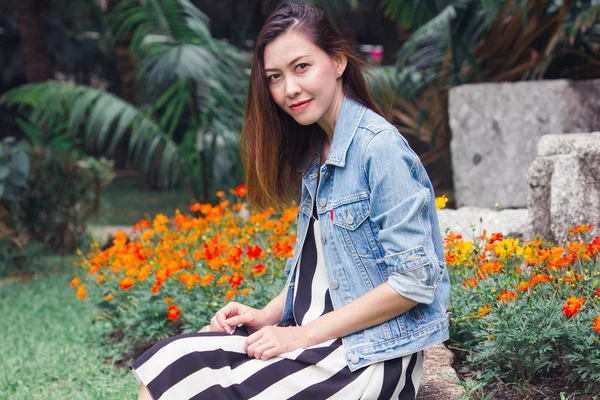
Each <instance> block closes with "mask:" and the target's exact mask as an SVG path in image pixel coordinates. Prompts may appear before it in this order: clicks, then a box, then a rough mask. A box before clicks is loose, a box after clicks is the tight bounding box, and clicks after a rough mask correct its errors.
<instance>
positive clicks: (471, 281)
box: [462, 278, 477, 288]
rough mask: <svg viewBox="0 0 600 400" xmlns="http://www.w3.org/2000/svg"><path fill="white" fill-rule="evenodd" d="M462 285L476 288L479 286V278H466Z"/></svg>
mask: <svg viewBox="0 0 600 400" xmlns="http://www.w3.org/2000/svg"><path fill="white" fill-rule="evenodd" d="M462 285H463V286H464V287H467V286H468V287H470V288H474V287H475V286H477V279H475V278H466V279H465V281H464V282H463V283H462Z"/></svg>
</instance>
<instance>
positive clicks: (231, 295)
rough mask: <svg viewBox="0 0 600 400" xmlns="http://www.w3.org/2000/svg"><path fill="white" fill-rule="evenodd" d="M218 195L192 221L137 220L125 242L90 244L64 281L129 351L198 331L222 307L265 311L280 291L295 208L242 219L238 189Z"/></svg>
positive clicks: (121, 237) (179, 217) (120, 237)
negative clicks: (120, 337)
mask: <svg viewBox="0 0 600 400" xmlns="http://www.w3.org/2000/svg"><path fill="white" fill-rule="evenodd" d="M231 194H232V195H234V197H233V199H232V200H227V199H225V193H223V192H218V196H219V197H220V198H221V199H222V201H221V202H220V203H219V204H217V205H211V204H194V205H192V206H191V207H190V210H191V211H192V212H193V213H194V214H195V215H194V216H187V215H184V214H182V213H181V212H180V211H179V210H177V211H176V213H175V216H174V218H173V219H172V220H171V219H169V218H168V217H166V216H165V215H162V214H158V215H157V216H156V217H155V218H154V220H152V221H149V220H142V221H140V222H138V223H137V224H136V225H135V226H134V228H133V232H134V235H132V237H130V238H128V237H127V236H126V235H125V234H124V233H123V232H118V233H117V234H116V238H115V240H114V241H113V243H112V246H110V247H108V248H107V249H105V250H103V249H101V248H100V243H99V242H98V241H97V240H95V241H93V243H92V248H91V251H90V252H89V253H88V254H86V255H84V254H83V253H82V252H81V251H79V252H78V254H79V256H80V259H79V260H78V261H77V262H76V265H78V266H80V267H81V268H82V269H83V274H80V276H81V277H79V276H76V277H75V278H73V280H72V281H71V287H72V288H74V289H76V293H77V296H78V297H79V298H82V299H84V298H90V299H91V300H92V301H95V302H96V303H97V304H99V306H100V308H101V310H102V313H101V315H100V316H99V317H98V318H99V319H103V320H107V321H109V322H110V323H111V324H112V326H113V327H114V331H115V332H119V335H124V339H125V340H124V341H125V342H127V344H130V345H134V346H137V347H139V346H143V345H144V344H146V343H149V342H152V341H155V340H158V339H162V338H165V337H168V336H171V335H174V334H177V333H185V332H194V331H198V330H199V329H200V328H202V327H203V326H204V325H206V324H208V322H209V320H210V318H211V317H212V316H213V315H214V313H215V312H216V311H217V310H218V309H219V308H221V307H222V306H223V305H225V304H226V303H227V302H229V301H232V300H237V301H240V302H243V303H244V304H247V305H249V306H252V307H261V308H262V307H264V306H265V305H266V304H267V303H268V302H269V300H270V299H272V298H273V297H275V296H276V295H277V294H279V292H280V291H281V289H282V288H283V285H284V283H285V277H284V274H283V270H284V267H285V261H286V259H287V258H288V257H291V256H292V253H293V247H292V245H293V244H294V243H295V240H296V233H295V218H296V213H297V208H289V209H285V210H283V212H282V213H275V211H274V210H272V209H270V210H267V211H265V212H263V213H253V214H251V215H250V214H249V213H248V212H247V210H246V208H245V206H244V204H243V202H242V199H243V197H244V196H245V187H244V186H243V185H240V186H239V187H238V188H237V189H236V190H235V191H232V193H231Z"/></svg>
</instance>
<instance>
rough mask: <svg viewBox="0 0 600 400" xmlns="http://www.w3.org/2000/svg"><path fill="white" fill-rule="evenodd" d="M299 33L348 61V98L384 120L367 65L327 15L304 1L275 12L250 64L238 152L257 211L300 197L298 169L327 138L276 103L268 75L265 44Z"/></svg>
mask: <svg viewBox="0 0 600 400" xmlns="http://www.w3.org/2000/svg"><path fill="white" fill-rule="evenodd" d="M290 31H296V32H299V33H301V34H303V35H304V36H305V37H306V38H307V39H309V40H310V41H312V42H313V43H314V44H315V45H317V46H319V47H320V48H321V49H322V50H323V51H324V52H325V53H327V54H328V55H329V56H330V57H331V56H333V55H334V54H343V55H345V56H346V57H347V60H348V61H347V65H346V69H345V71H344V73H343V76H342V82H343V90H344V94H345V95H346V96H348V97H351V98H352V99H354V100H355V101H357V102H359V103H361V104H362V105H364V106H365V107H367V108H370V109H371V110H373V111H375V112H376V113H378V114H379V115H381V116H383V117H384V118H385V116H386V115H385V113H384V111H383V110H382V109H381V108H380V107H379V106H378V105H377V104H375V101H374V100H373V98H372V94H371V92H370V90H369V88H368V87H367V84H366V80H365V77H364V75H363V74H364V73H368V70H367V64H366V63H365V62H364V61H363V60H362V59H360V58H359V56H358V55H357V54H356V52H355V51H354V49H353V47H352V46H351V45H350V44H349V43H348V41H347V40H345V39H344V38H343V37H342V36H341V34H340V32H339V31H338V30H337V28H336V27H335V26H334V25H333V24H332V22H331V21H330V20H329V18H328V17H327V16H326V15H325V13H324V12H323V11H322V10H320V9H318V8H317V7H314V6H311V5H309V4H306V3H293V2H288V3H284V4H282V5H280V6H279V7H277V9H275V10H274V11H273V12H272V13H271V15H270V16H269V18H268V19H267V22H265V25H264V26H263V27H262V29H261V31H260V33H259V35H258V39H257V42H256V47H255V49H254V57H253V60H252V70H251V72H250V84H249V87H248V95H247V97H246V110H245V114H244V124H243V127H242V133H241V138H240V152H241V156H242V161H243V163H244V166H245V170H246V171H245V173H246V187H247V190H248V191H247V193H248V201H249V203H250V204H251V205H252V206H254V207H257V208H258V209H263V210H264V209H266V208H268V207H273V208H275V209H276V210H279V209H281V207H282V206H289V205H291V204H292V201H293V200H294V199H295V197H296V196H298V194H299V193H300V189H301V187H300V185H301V179H302V175H301V174H300V173H298V172H297V171H296V168H297V167H298V165H299V162H300V161H301V159H302V157H303V156H304V154H305V153H306V151H308V150H309V148H310V144H311V142H312V141H313V140H319V139H320V138H321V137H323V136H325V132H324V131H323V130H322V129H321V127H319V125H318V124H316V123H314V124H311V125H308V126H302V125H300V124H299V123H297V122H296V121H295V120H294V119H293V118H292V117H291V116H289V115H288V114H287V113H286V112H285V111H283V110H282V109H281V108H280V107H279V106H278V105H277V104H276V103H275V101H274V100H273V98H272V96H271V93H270V91H269V86H268V83H267V78H266V76H265V73H264V52H265V47H266V46H267V44H269V43H271V42H273V41H274V40H275V39H276V38H277V37H278V36H280V35H282V34H284V33H288V32H290Z"/></svg>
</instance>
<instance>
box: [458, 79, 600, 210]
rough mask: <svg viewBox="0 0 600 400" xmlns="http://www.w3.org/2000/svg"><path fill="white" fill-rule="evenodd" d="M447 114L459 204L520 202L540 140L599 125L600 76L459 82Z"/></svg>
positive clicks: (514, 204)
mask: <svg viewBox="0 0 600 400" xmlns="http://www.w3.org/2000/svg"><path fill="white" fill-rule="evenodd" d="M448 114H449V122H450V128H451V130H452V140H451V142H450V149H451V154H452V168H453V174H454V189H455V197H456V202H457V207H461V206H473V207H488V208H490V207H494V205H495V204H496V203H498V206H499V207H500V208H501V209H505V208H522V207H526V206H527V193H528V185H527V171H528V169H529V166H530V164H531V163H532V162H533V160H534V159H535V156H536V144H537V142H538V140H539V139H540V138H541V137H542V136H543V135H546V134H562V133H569V132H593V131H597V130H599V129H600V80H589V81H568V80H546V81H530V82H516V83H484V84H470V85H462V86H458V87H456V88H453V89H451V90H450V93H449V99H448Z"/></svg>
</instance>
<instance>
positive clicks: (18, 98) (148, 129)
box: [0, 81, 180, 186]
mask: <svg viewBox="0 0 600 400" xmlns="http://www.w3.org/2000/svg"><path fill="white" fill-rule="evenodd" d="M0 102H2V103H8V104H14V105H18V106H19V108H20V109H21V110H23V109H25V108H28V109H31V110H32V111H31V112H30V113H29V118H30V120H31V122H32V123H33V124H35V125H37V126H47V127H50V128H51V127H52V126H56V125H58V124H61V123H63V124H64V121H68V123H66V124H64V128H65V129H66V131H67V132H68V133H69V134H70V135H73V136H77V135H79V134H80V132H81V131H82V132H83V142H84V145H85V146H86V147H87V148H88V149H89V150H92V151H98V152H105V151H106V152H108V154H110V153H111V152H112V151H113V150H114V148H115V146H116V145H117V144H118V143H119V141H120V140H121V138H122V137H123V135H124V134H125V133H126V132H130V133H131V136H130V140H129V146H128V148H129V152H130V156H131V158H132V160H133V163H134V165H136V166H137V167H139V168H140V169H141V170H143V171H144V172H146V173H150V172H152V171H153V170H154V168H157V167H160V175H159V179H160V181H161V182H162V183H164V184H166V185H167V186H171V185H173V184H175V183H177V180H178V175H179V169H180V165H179V164H180V160H179V157H178V152H177V147H176V145H175V144H174V143H173V141H172V140H171V139H170V138H169V137H168V136H167V135H166V134H165V133H164V132H163V130H162V129H161V128H160V126H159V125H158V124H157V123H156V122H154V120H153V119H152V117H151V116H150V115H148V114H146V113H145V112H143V111H141V110H139V109H137V108H136V107H134V106H132V105H131V104H129V103H127V102H126V101H124V100H122V99H120V98H118V97H116V96H113V95H112V94H110V93H106V92H104V91H102V90H99V89H95V88H90V87H86V86H79V85H72V84H69V83H63V82H56V81H48V82H44V83H39V84H29V85H23V86H20V87H18V88H16V89H13V90H11V91H9V92H7V93H5V94H4V95H3V96H2V97H1V98H0ZM109 139H110V143H108V141H109ZM149 160H156V161H157V163H158V164H159V165H153V164H151V163H150V161H149Z"/></svg>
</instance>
